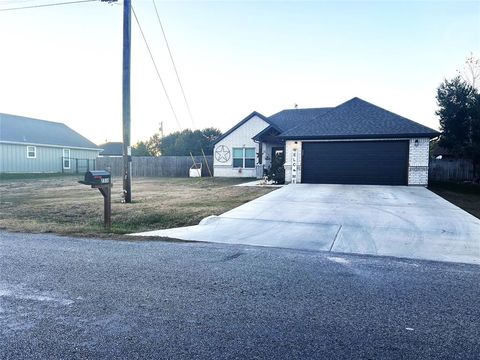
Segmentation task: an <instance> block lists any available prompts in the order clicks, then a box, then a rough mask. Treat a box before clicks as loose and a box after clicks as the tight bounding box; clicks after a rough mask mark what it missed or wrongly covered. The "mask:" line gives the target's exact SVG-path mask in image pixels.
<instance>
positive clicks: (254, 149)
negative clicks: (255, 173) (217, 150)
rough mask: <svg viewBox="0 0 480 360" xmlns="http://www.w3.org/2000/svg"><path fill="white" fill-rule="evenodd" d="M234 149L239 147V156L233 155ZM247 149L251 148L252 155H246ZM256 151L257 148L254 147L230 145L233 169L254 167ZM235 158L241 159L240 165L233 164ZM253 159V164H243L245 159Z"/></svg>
mask: <svg viewBox="0 0 480 360" xmlns="http://www.w3.org/2000/svg"><path fill="white" fill-rule="evenodd" d="M235 149H241V150H242V157H241V158H239V157H235V156H234V154H235ZM247 149H248V150H252V149H253V153H254V155H253V157H248V158H247V157H246V154H247ZM256 152H257V149H256V148H255V147H245V146H243V147H240V146H237V147H232V167H233V168H234V169H255V165H256V164H255V162H256V159H257V156H256ZM235 159H242V166H234V163H235ZM247 159H248V160H253V166H252V167H250V166H249V167H246V166H245V163H246V160H247Z"/></svg>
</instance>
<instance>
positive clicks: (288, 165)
mask: <svg viewBox="0 0 480 360" xmlns="http://www.w3.org/2000/svg"><path fill="white" fill-rule="evenodd" d="M294 147H295V148H297V152H298V154H297V182H298V183H300V182H302V142H301V141H292V140H287V141H286V142H285V165H284V167H285V182H286V183H290V182H292V149H293V148H294Z"/></svg>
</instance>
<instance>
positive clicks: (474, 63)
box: [458, 53, 480, 88]
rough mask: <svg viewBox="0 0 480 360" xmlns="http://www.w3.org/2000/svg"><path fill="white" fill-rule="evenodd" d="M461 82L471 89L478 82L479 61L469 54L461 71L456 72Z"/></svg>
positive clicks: (479, 77)
mask: <svg viewBox="0 0 480 360" xmlns="http://www.w3.org/2000/svg"><path fill="white" fill-rule="evenodd" d="M458 73H459V74H460V75H461V77H462V78H463V80H464V81H465V82H467V83H468V84H470V85H472V87H474V88H475V87H476V85H477V84H478V81H479V80H480V59H479V58H478V57H476V56H475V55H473V53H470V56H469V57H468V58H467V59H466V60H465V64H464V66H463V70H461V71H458Z"/></svg>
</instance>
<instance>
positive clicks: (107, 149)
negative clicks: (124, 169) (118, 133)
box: [99, 142, 123, 157]
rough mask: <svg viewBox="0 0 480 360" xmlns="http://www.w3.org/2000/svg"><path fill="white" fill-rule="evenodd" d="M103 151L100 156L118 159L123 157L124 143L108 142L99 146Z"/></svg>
mask: <svg viewBox="0 0 480 360" xmlns="http://www.w3.org/2000/svg"><path fill="white" fill-rule="evenodd" d="M99 146H100V147H101V148H102V149H103V151H102V152H101V153H100V156H109V157H118V156H120V157H121V156H123V143H122V142H106V143H105V144H101V145H99Z"/></svg>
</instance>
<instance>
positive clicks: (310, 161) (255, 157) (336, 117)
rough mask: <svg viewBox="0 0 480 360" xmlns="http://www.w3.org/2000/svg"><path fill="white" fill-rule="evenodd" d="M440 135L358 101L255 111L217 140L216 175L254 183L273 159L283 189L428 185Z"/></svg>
mask: <svg viewBox="0 0 480 360" xmlns="http://www.w3.org/2000/svg"><path fill="white" fill-rule="evenodd" d="M439 135H440V133H439V132H438V131H435V130H433V129H430V128H428V127H426V126H423V125H421V124H418V123H416V122H414V121H412V120H409V119H406V118H404V117H402V116H400V115H397V114H394V113H392V112H390V111H387V110H385V109H382V108H380V107H378V106H376V105H373V104H370V103H368V102H366V101H364V100H362V99H359V98H357V97H355V98H353V99H351V100H349V101H347V102H345V103H343V104H340V105H338V106H336V107H331V108H313V109H289V110H283V111H280V112H279V113H276V114H274V115H272V116H269V117H266V116H264V115H262V114H260V113H258V112H255V111H254V112H253V113H251V114H250V115H248V116H247V117H246V118H245V119H243V120H242V121H240V122H239V123H238V124H237V125H235V126H234V127H233V128H231V129H230V130H229V131H227V132H226V133H225V134H223V135H222V136H221V137H219V138H218V139H217V140H216V142H215V147H214V166H213V167H214V174H215V176H218V177H223V176H226V177H256V178H260V177H262V176H263V174H264V169H266V168H268V167H269V166H270V164H271V162H272V159H273V158H274V157H275V156H278V155H283V156H284V159H285V163H284V167H285V182H286V183H325V184H375V185H377V184H378V185H427V183H428V164H429V143H430V140H431V139H432V138H435V137H438V136H439Z"/></svg>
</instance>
